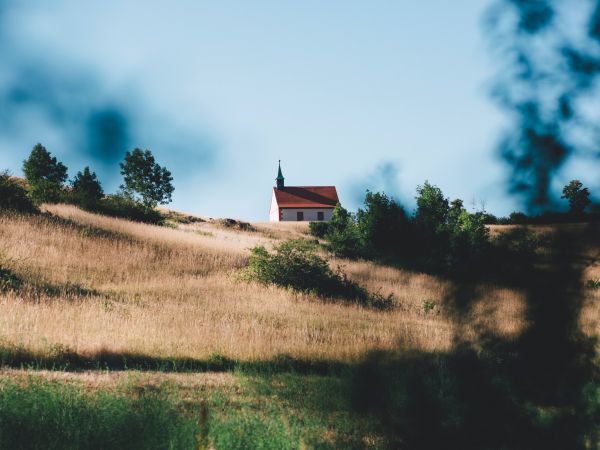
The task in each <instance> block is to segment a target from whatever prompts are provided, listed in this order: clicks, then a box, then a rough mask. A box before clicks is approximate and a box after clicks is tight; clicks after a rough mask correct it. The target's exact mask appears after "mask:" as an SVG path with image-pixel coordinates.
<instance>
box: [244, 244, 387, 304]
mask: <svg viewBox="0 0 600 450" xmlns="http://www.w3.org/2000/svg"><path fill="white" fill-rule="evenodd" d="M242 278H243V279H245V280H247V281H256V282H259V283H262V284H265V285H268V284H274V285H277V286H281V287H284V288H288V289H293V290H295V291H299V292H304V293H309V294H314V295H317V296H319V297H322V298H343V299H346V300H350V301H352V302H355V303H358V304H361V305H363V306H369V307H374V308H379V309H385V308H390V307H391V306H392V304H393V296H392V295H390V296H388V297H384V296H382V295H380V294H371V293H369V292H368V291H367V290H366V289H365V288H363V287H361V286H359V285H358V284H356V283H353V282H352V281H350V280H348V278H347V277H346V276H345V275H344V274H343V273H342V272H341V271H340V270H338V271H336V272H334V271H333V270H331V268H330V267H329V264H328V263H327V261H325V260H324V259H323V258H321V257H320V256H319V255H317V254H316V252H315V248H314V245H312V244H311V243H309V242H307V241H303V240H288V241H284V242H282V243H281V244H279V245H278V246H276V247H275V249H274V251H273V253H270V252H269V251H267V250H266V249H265V248H264V247H262V246H258V247H254V248H253V249H252V253H251V255H250V260H249V262H248V266H247V267H246V269H245V270H244V271H243V272H242Z"/></svg>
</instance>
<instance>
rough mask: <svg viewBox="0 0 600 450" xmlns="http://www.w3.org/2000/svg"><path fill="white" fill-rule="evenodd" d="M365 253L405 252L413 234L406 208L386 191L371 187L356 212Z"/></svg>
mask: <svg viewBox="0 0 600 450" xmlns="http://www.w3.org/2000/svg"><path fill="white" fill-rule="evenodd" d="M356 225H357V228H358V234H359V236H360V238H359V239H360V246H361V253H363V254H368V255H381V256H389V255H394V254H400V253H404V252H405V251H406V249H405V244H406V243H407V242H409V240H410V235H411V234H412V230H411V224H410V221H409V219H408V217H407V215H406V212H405V211H404V209H403V208H402V206H400V204H399V203H397V202H396V201H395V200H394V199H393V198H392V197H388V196H387V195H386V194H385V193H384V192H370V191H367V193H366V195H365V200H364V208H359V210H358V212H357V214H356Z"/></svg>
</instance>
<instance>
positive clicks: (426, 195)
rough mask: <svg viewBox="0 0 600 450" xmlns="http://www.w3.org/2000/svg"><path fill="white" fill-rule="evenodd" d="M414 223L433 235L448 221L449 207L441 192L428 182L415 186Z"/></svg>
mask: <svg viewBox="0 0 600 450" xmlns="http://www.w3.org/2000/svg"><path fill="white" fill-rule="evenodd" d="M417 194H418V196H417V197H416V200H417V211H416V212H415V222H416V223H417V225H418V226H419V227H420V228H421V229H422V230H424V231H426V232H429V233H435V232H437V231H439V230H440V228H443V227H444V226H445V225H446V223H447V221H448V213H449V211H450V205H449V204H448V199H447V198H446V197H444V194H443V193H442V190H441V189H440V188H439V187H437V186H434V185H432V184H430V183H429V182H428V181H425V183H424V184H423V185H422V186H417Z"/></svg>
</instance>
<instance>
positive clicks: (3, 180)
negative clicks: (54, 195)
mask: <svg viewBox="0 0 600 450" xmlns="http://www.w3.org/2000/svg"><path fill="white" fill-rule="evenodd" d="M0 210H8V211H18V212H27V213H31V212H35V211H36V207H35V206H34V205H33V202H32V201H31V199H30V198H29V196H28V195H27V189H25V187H24V186H23V185H22V184H21V183H19V181H18V180H16V179H15V178H13V177H11V176H10V175H9V174H8V173H7V172H2V173H0Z"/></svg>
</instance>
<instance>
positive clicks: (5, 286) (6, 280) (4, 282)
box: [0, 265, 22, 292]
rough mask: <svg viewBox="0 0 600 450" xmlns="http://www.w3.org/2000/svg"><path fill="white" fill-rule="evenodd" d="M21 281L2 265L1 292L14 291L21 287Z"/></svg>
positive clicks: (0, 276) (0, 273)
mask: <svg viewBox="0 0 600 450" xmlns="http://www.w3.org/2000/svg"><path fill="white" fill-rule="evenodd" d="M21 283H22V282H21V279H20V278H19V277H17V276H16V275H15V274H14V273H13V272H12V271H10V270H9V269H6V268H4V267H2V265H0V292H6V291H14V290H16V289H18V288H19V287H21Z"/></svg>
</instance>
